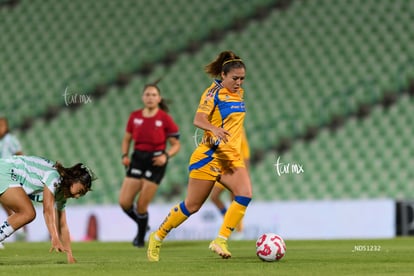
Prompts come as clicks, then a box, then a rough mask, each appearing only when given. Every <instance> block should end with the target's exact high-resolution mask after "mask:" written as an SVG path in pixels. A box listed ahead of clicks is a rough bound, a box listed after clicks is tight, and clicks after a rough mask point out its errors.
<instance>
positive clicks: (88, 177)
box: [54, 162, 96, 197]
mask: <svg viewBox="0 0 414 276" xmlns="http://www.w3.org/2000/svg"><path fill="white" fill-rule="evenodd" d="M54 167H55V168H56V170H57V171H58V173H59V174H60V176H61V178H62V182H61V187H62V190H63V194H64V195H65V197H70V196H71V193H70V187H71V186H72V184H73V183H74V182H77V181H79V182H80V183H81V184H82V185H83V186H85V188H86V190H87V191H91V190H92V181H94V180H96V176H95V174H94V173H93V172H92V171H91V170H90V169H89V168H88V167H87V166H85V165H84V164H82V163H78V164H76V165H74V166H72V167H70V168H65V167H63V166H62V164H60V163H59V162H56V163H55V165H54Z"/></svg>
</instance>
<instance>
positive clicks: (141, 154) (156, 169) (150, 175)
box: [126, 150, 168, 185]
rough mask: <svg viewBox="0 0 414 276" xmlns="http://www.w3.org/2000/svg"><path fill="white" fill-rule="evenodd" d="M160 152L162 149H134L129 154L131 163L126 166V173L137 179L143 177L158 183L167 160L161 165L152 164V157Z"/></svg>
mask: <svg viewBox="0 0 414 276" xmlns="http://www.w3.org/2000/svg"><path fill="white" fill-rule="evenodd" d="M162 154H164V151H154V152H150V151H139V150H135V151H134V153H133V154H132V156H131V163H130V165H129V167H128V168H127V171H126V175H127V176H128V177H133V178H138V179H141V178H145V179H148V180H149V181H151V182H154V183H156V184H158V185H159V184H160V183H161V180H162V179H163V177H164V174H165V170H166V168H167V164H168V162H167V163H165V164H164V165H163V166H154V165H153V164H152V158H153V157H154V156H159V155H162Z"/></svg>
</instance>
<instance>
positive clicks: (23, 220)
mask: <svg viewBox="0 0 414 276" xmlns="http://www.w3.org/2000/svg"><path fill="white" fill-rule="evenodd" d="M95 179H96V177H95V175H94V173H93V172H92V171H91V170H90V169H89V168H88V167H86V166H85V165H84V164H82V163H78V164H76V165H74V166H73V167H70V168H65V167H63V166H62V165H61V164H60V163H58V162H52V161H50V160H47V159H45V158H41V157H36V156H13V157H10V158H7V159H0V203H1V204H3V206H5V207H7V208H9V209H11V210H13V212H14V213H13V214H12V215H11V216H9V217H8V218H7V219H6V220H5V221H4V222H3V223H2V224H0V242H1V241H3V240H4V239H6V238H7V237H9V236H10V235H11V234H13V232H15V231H16V230H18V229H19V228H21V227H23V226H24V225H26V224H28V223H30V222H31V221H33V220H34V218H35V217H36V212H35V209H34V207H33V204H32V202H31V200H32V201H36V202H42V203H43V214H44V219H45V223H46V226H47V229H48V231H49V234H50V238H51V243H52V244H51V248H50V252H52V251H56V252H65V253H66V255H67V260H68V263H75V262H76V259H75V258H74V257H73V255H72V248H71V243H70V233H69V227H68V224H67V222H66V213H65V206H66V201H67V199H68V198H79V197H81V196H83V195H85V194H86V193H87V192H88V191H90V190H91V186H92V181H93V180H95Z"/></svg>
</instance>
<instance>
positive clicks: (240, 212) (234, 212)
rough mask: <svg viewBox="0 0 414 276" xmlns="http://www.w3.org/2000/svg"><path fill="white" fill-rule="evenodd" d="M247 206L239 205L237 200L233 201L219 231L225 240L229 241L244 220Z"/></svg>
mask: <svg viewBox="0 0 414 276" xmlns="http://www.w3.org/2000/svg"><path fill="white" fill-rule="evenodd" d="M247 204H248V203H247ZM247 204H246V205H243V204H240V203H238V202H237V201H236V200H233V202H232V203H231V204H230V206H229V208H228V209H227V212H226V214H225V215H224V220H223V224H222V225H221V228H220V231H219V237H222V238H225V239H228V238H229V237H230V235H231V233H232V232H233V230H234V229H235V228H236V227H237V225H238V224H239V223H240V222H241V220H242V219H243V217H244V213H245V212H246V208H247Z"/></svg>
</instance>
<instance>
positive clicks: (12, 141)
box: [0, 133, 22, 158]
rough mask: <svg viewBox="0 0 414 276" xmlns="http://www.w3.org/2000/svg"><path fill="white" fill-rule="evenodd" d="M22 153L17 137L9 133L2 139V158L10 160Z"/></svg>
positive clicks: (0, 140)
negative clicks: (9, 158) (11, 157)
mask: <svg viewBox="0 0 414 276" xmlns="http://www.w3.org/2000/svg"><path fill="white" fill-rule="evenodd" d="M19 151H22V146H21V145H20V142H19V140H18V139H17V138H16V136H14V135H12V134H10V133H7V134H6V135H4V137H3V138H1V139H0V158H8V157H10V156H12V155H15V154H16V153H17V152H19Z"/></svg>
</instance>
